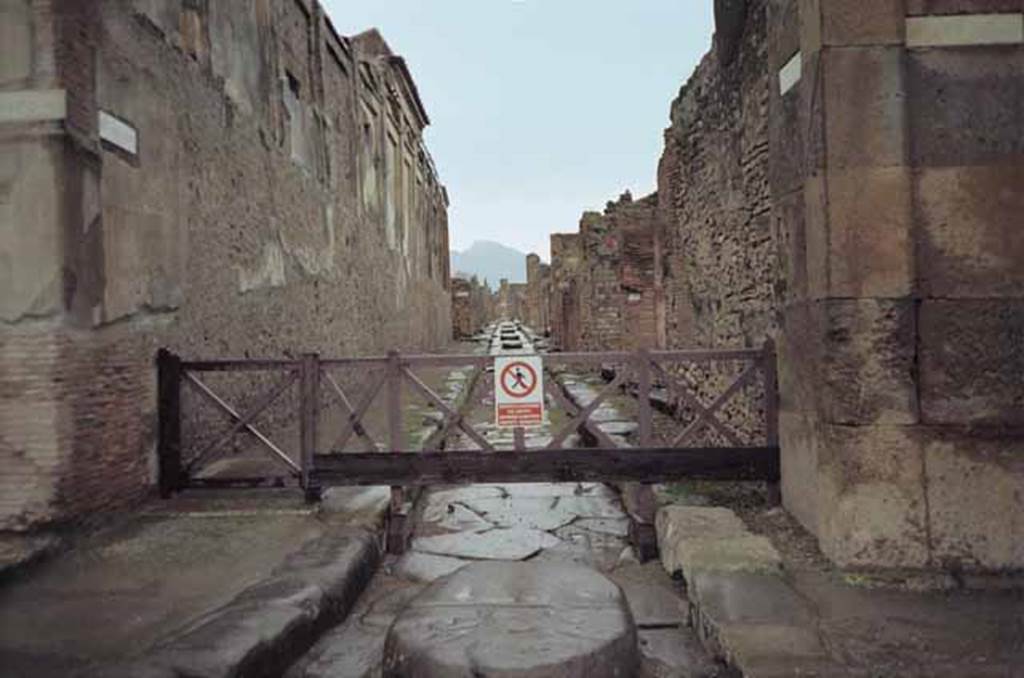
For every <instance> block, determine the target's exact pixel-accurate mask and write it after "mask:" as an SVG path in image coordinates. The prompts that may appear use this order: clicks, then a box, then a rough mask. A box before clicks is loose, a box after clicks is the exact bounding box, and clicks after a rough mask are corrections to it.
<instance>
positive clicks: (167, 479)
mask: <svg viewBox="0 0 1024 678" xmlns="http://www.w3.org/2000/svg"><path fill="white" fill-rule="evenodd" d="M156 374H157V418H158V421H157V457H158V459H159V462H160V464H159V466H160V480H159V484H160V496H161V497H163V498H164V499H167V498H168V497H170V496H171V495H172V494H173V493H174V492H175V491H176V490H179V489H181V486H182V481H183V480H184V479H183V477H182V475H183V474H182V469H181V358H179V357H178V356H177V355H175V354H174V353H171V352H170V351H168V350H167V349H165V348H161V349H160V350H159V351H157V354H156Z"/></svg>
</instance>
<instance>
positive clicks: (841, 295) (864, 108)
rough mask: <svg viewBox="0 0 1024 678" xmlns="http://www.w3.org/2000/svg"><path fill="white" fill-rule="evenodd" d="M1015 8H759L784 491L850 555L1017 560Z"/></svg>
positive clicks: (1021, 128) (825, 541) (988, 3)
mask: <svg viewBox="0 0 1024 678" xmlns="http://www.w3.org/2000/svg"><path fill="white" fill-rule="evenodd" d="M1022 9H1024V8H1022V6H1021V5H1020V3H1019V2H1003V1H999V0H997V1H995V2H993V1H992V0H961V1H957V2H937V1H928V0H906V1H905V2H903V1H899V0H878V1H873V2H869V3H867V5H865V4H864V3H846V2H837V1H836V0H819V1H817V2H811V1H804V2H795V1H782V0H775V1H773V2H772V3H771V5H770V14H769V22H768V25H769V27H770V30H769V40H768V45H769V51H768V54H769V58H768V63H769V69H770V74H771V76H772V80H771V86H770V93H771V143H772V152H771V161H772V165H771V184H772V198H773V202H774V208H775V213H776V215H777V222H778V225H779V231H780V233H781V234H784V237H783V238H781V242H782V244H783V245H784V247H783V248H782V251H781V254H782V256H783V258H784V260H785V261H786V266H785V273H786V281H787V285H786V296H785V303H784V307H783V309H784V314H783V326H782V332H781V339H782V341H781V348H782V356H781V360H780V366H781V368H782V372H781V375H780V376H781V378H782V398H783V402H782V405H783V410H784V411H783V418H782V443H783V492H784V495H785V497H786V505H787V507H788V508H789V509H790V510H791V511H792V512H793V513H794V514H795V515H796V516H797V517H798V518H799V519H800V520H801V521H802V522H803V523H804V524H805V525H806V526H807V527H808V528H810V529H811V530H812V531H813V532H815V533H816V534H817V535H818V537H819V538H820V540H821V544H822V546H823V548H824V550H825V552H826V553H827V554H828V555H829V556H831V557H832V558H834V559H835V560H836V561H838V562H840V563H843V564H846V565H887V566H903V567H928V568H943V569H953V570H957V569H964V570H975V569H983V570H1001V569H1011V568H1022V567H1024V513H1022V511H1021V507H1022V505H1024V436H1022V424H1024V381H1022V380H1021V379H1020V378H1018V377H1017V376H1011V375H1019V374H1020V373H1021V371H1022V367H1024V341H1022V337H1024V265H1022V263H1021V262H1022V261H1024V259H1022V257H1021V255H1022V254H1024V251H1022V250H1021V247H1024V240H1022V239H1021V237H1020V233H1019V229H1020V224H1021V214H1024V202H1022V200H1024V191H1022V190H1021V187H1022V186H1024V117H1022V115H1021V110H1022V109H1021V102H1022V101H1024V75H1022V74H1024V14H1022Z"/></svg>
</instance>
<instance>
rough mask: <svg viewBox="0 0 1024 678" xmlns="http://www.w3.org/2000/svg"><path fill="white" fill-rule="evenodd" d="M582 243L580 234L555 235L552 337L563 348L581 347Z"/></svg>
mask: <svg viewBox="0 0 1024 678" xmlns="http://www.w3.org/2000/svg"><path fill="white" fill-rule="evenodd" d="M581 244H582V239H581V237H580V235H579V234H578V233H552V234H551V297H550V302H549V306H550V309H551V339H552V345H553V346H554V347H555V348H558V349H560V350H562V351H575V350H578V349H579V346H580V326H581V316H580V288H581V286H582V282H581V281H580V276H581V274H582V266H583V251H582V249H581Z"/></svg>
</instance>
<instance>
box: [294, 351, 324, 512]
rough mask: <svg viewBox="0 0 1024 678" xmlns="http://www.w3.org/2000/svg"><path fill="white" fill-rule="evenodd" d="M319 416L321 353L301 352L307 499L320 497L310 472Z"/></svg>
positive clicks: (302, 446) (301, 432)
mask: <svg viewBox="0 0 1024 678" xmlns="http://www.w3.org/2000/svg"><path fill="white" fill-rule="evenodd" d="M319 416H320V354H318V353H303V354H302V359H301V362H300V363H299V437H300V449H301V453H300V454H301V460H300V466H301V467H302V489H303V490H304V492H305V494H306V501H308V502H315V501H319V500H320V487H319V484H318V483H317V481H316V478H315V476H314V475H313V463H314V462H313V456H314V455H315V454H316V444H317V423H318V421H317V420H318V417H319Z"/></svg>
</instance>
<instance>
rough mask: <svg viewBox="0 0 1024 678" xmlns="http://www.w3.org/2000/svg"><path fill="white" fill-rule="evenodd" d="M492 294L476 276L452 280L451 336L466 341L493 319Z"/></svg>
mask: <svg viewBox="0 0 1024 678" xmlns="http://www.w3.org/2000/svg"><path fill="white" fill-rule="evenodd" d="M494 306H495V301H494V294H493V293H492V292H491V289H490V288H489V287H488V286H487V285H485V284H484V283H482V282H480V281H479V280H478V279H477V277H476V276H472V277H470V278H465V277H459V276H458V275H456V276H454V277H453V278H452V336H453V337H454V338H455V339H466V338H468V337H472V336H473V335H475V334H476V333H478V332H480V331H481V330H482V329H483V328H484V326H485V325H487V323H489V322H491V321H492V320H493V319H494Z"/></svg>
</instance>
